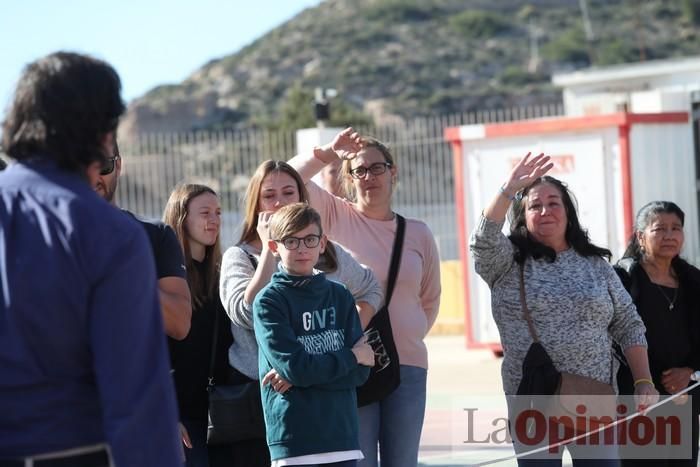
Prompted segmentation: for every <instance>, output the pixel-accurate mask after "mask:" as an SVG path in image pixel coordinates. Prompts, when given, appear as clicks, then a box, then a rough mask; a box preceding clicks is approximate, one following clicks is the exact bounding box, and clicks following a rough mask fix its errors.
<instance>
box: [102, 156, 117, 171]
mask: <svg viewBox="0 0 700 467" xmlns="http://www.w3.org/2000/svg"><path fill="white" fill-rule="evenodd" d="M117 159H119V156H114V157H110V158H108V159H107V160H106V161H105V163H104V165H103V166H102V170H100V175H109V174H111V173H112V172H114V168H115V167H116V166H117Z"/></svg>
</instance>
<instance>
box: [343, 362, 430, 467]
mask: <svg viewBox="0 0 700 467" xmlns="http://www.w3.org/2000/svg"><path fill="white" fill-rule="evenodd" d="M427 375H428V372H427V371H426V369H425V368H419V367H416V366H408V365H401V384H400V385H399V387H398V388H397V389H396V391H394V392H393V393H391V394H390V395H389V396H388V397H387V398H386V399H384V400H382V401H380V402H375V403H374V404H370V405H366V406H364V407H360V409H359V410H358V412H359V416H360V449H362V454H364V455H365V458H364V459H363V460H361V461H359V462H358V463H357V465H358V467H377V465H378V464H377V443H379V454H380V457H381V465H382V467H416V466H417V465H418V445H419V444H420V434H421V431H422V429H423V418H424V417H425V385H426V379H427Z"/></svg>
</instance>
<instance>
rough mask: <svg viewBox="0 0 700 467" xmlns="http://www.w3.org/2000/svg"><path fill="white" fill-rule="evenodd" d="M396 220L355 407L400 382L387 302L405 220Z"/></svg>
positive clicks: (383, 394) (380, 396) (398, 261)
mask: <svg viewBox="0 0 700 467" xmlns="http://www.w3.org/2000/svg"><path fill="white" fill-rule="evenodd" d="M396 221H397V227H396V237H395V238H394V246H393V248H392V251H391V265H390V266H389V278H388V280H387V285H386V297H385V300H384V306H383V307H381V308H380V309H379V311H377V314H375V315H374V316H373V317H372V320H371V321H370V322H369V325H367V329H366V330H365V336H367V343H369V344H370V345H371V346H372V349H373V350H374V366H373V367H372V369H371V370H370V373H369V378H368V379H367V381H366V382H365V384H363V385H362V386H360V387H358V388H357V405H358V406H359V407H362V406H364V405H368V404H371V403H373V402H377V401H380V400H382V399H384V398H385V397H387V396H388V395H389V394H391V393H392V392H394V390H395V389H396V388H397V387H399V384H400V383H401V373H400V368H399V354H398V352H397V351H396V344H395V343H394V335H393V333H392V331H391V320H390V319H389V302H390V301H391V295H392V293H393V292H394V285H396V276H398V274H399V266H400V264H401V252H402V250H403V238H404V232H405V231H406V219H404V218H403V217H401V216H400V215H398V214H396Z"/></svg>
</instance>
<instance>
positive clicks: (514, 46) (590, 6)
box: [121, 0, 700, 136]
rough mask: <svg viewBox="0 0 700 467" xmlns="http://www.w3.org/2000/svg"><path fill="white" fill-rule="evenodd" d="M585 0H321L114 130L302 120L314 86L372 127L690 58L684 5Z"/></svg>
mask: <svg viewBox="0 0 700 467" xmlns="http://www.w3.org/2000/svg"><path fill="white" fill-rule="evenodd" d="M585 3H586V4H587V12H588V17H589V19H590V21H589V22H588V23H585V22H584V21H583V19H582V18H583V17H584V15H583V14H582V10H581V8H580V2H579V0H326V1H324V2H323V3H321V4H320V5H319V6H318V7H315V8H309V9H307V10H305V11H303V12H302V13H300V14H299V15H297V16H296V17H295V18H293V19H291V20H290V21H288V22H287V23H285V24H283V25H281V26H280V27H278V28H276V29H274V30H272V31H270V32H269V33H268V34H266V35H265V36H263V37H261V38H259V39H258V40H256V41H255V42H253V43H252V44H250V45H248V46H247V47H245V48H243V49H242V50H239V51H237V52H235V53H233V54H231V55H228V56H226V57H223V58H219V59H216V60H212V61H211V62H209V63H207V64H205V65H204V66H202V68H200V69H199V70H197V71H195V72H194V73H193V74H192V75H191V76H190V77H189V78H187V79H186V80H185V81H184V82H182V83H180V84H175V85H165V86H160V87H157V88H155V89H153V90H151V91H150V92H148V93H147V94H146V95H144V96H143V97H141V98H139V99H136V100H135V101H133V102H132V103H131V105H130V107H129V111H128V114H127V116H126V118H125V119H124V122H123V124H122V129H121V130H122V135H124V136H129V135H134V134H136V133H138V132H151V131H183V130H191V129H205V128H222V127H245V126H281V125H284V124H285V121H284V120H285V119H289V116H288V115H287V114H288V113H289V111H290V109H291V111H292V112H294V111H296V110H299V107H302V108H303V109H301V110H299V111H301V112H303V113H304V115H306V113H308V115H309V118H313V117H312V116H311V115H312V113H311V104H310V102H309V100H308V99H309V98H310V97H309V96H310V95H311V93H312V92H313V89H314V88H315V87H317V86H323V87H328V88H335V89H337V90H338V94H339V95H338V97H337V98H335V99H334V100H333V101H332V106H333V107H334V108H335V109H339V110H342V115H343V118H345V119H347V120H353V119H356V118H364V119H365V120H367V119H371V120H374V123H378V124H381V123H382V122H384V121H386V120H387V119H391V118H394V119H395V118H409V117H416V116H421V115H426V114H436V113H440V114H444V113H451V112H456V111H472V110H477V109H478V110H481V109H485V108H502V107H507V106H512V105H527V104H532V103H542V102H552V101H558V100H559V91H558V90H557V89H555V88H553V87H552V85H551V84H550V78H551V75H552V73H554V72H559V71H570V70H574V69H577V68H583V67H588V66H591V65H593V66H596V65H608V64H614V63H624V62H633V61H639V60H650V59H656V58H667V57H674V56H684V55H697V54H700V34H699V33H698V30H697V29H696V24H695V23H696V22H698V21H699V19H700V6H699V5H698V4H699V3H700V1H698V0H587V1H586V2H585ZM587 26H590V28H589V27H587ZM300 99H301V100H300ZM298 102H301V103H300V104H298ZM307 104H308V107H307ZM337 123H340V122H337ZM346 123H351V122H346Z"/></svg>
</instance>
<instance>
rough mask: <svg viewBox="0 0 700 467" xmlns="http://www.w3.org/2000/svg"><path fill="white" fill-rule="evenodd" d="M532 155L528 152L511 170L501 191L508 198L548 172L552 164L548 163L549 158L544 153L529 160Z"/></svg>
mask: <svg viewBox="0 0 700 467" xmlns="http://www.w3.org/2000/svg"><path fill="white" fill-rule="evenodd" d="M531 154H532V153H530V152H528V153H527V155H526V156H525V157H523V158H522V159H521V160H520V162H518V163H517V165H516V166H515V167H514V168H513V170H512V172H511V173H510V176H509V178H508V180H507V181H506V183H505V184H504V185H503V190H504V191H505V192H506V193H507V194H508V195H510V196H514V195H515V194H516V193H517V192H518V191H520V190H522V189H523V188H525V187H527V186H529V185H530V184H531V183H532V182H534V181H535V180H536V179H538V178H539V177H541V176H542V175H544V174H546V173H547V172H549V170H550V169H551V168H552V167H554V164H553V163H551V162H549V159H550V157H549V156H545V155H544V153H540V155H538V156H535V157H533V158H530V155H531Z"/></svg>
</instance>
